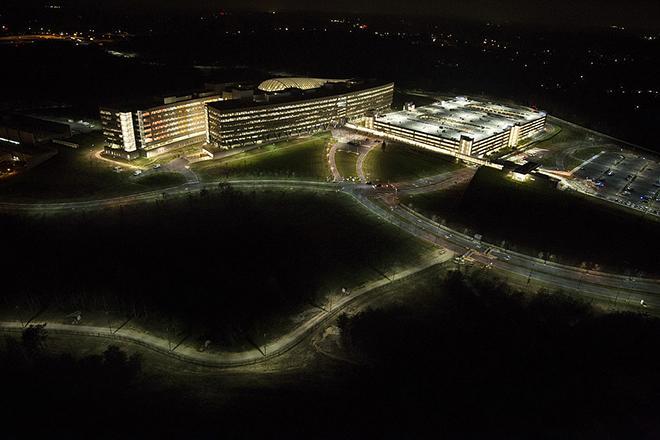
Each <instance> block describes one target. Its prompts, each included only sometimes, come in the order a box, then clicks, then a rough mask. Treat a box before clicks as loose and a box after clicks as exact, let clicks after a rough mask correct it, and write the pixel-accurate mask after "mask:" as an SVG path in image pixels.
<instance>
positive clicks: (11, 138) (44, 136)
mask: <svg viewBox="0 0 660 440" xmlns="http://www.w3.org/2000/svg"><path fill="white" fill-rule="evenodd" d="M70 137H71V127H69V126H68V125H67V124H60V123H59V122H52V121H45V120H43V119H38V118H33V117H31V116H25V115H16V114H2V115H0V140H2V141H5V142H8V143H11V144H16V145H18V144H24V145H38V144H42V143H46V142H50V141H52V140H53V139H66V138H70Z"/></svg>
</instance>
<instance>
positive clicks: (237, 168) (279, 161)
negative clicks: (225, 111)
mask: <svg viewBox="0 0 660 440" xmlns="http://www.w3.org/2000/svg"><path fill="white" fill-rule="evenodd" d="M329 140H330V134H329V133H327V132H325V133H320V134H317V135H314V136H311V137H308V138H299V139H293V140H287V141H282V142H277V143H275V144H270V145H265V146H263V147H260V148H259V149H256V150H251V151H249V152H245V153H241V154H238V155H236V156H231V157H229V158H227V159H221V160H215V161H205V162H200V163H197V164H194V165H193V166H192V169H193V170H194V171H195V172H197V173H198V174H199V175H200V176H201V177H202V178H203V179H205V180H213V179H217V178H220V177H230V176H231V177H236V176H250V177H302V178H306V179H317V180H326V179H327V178H328V176H330V170H329V169H328V167H327V161H326V158H325V151H326V146H327V144H328V141H329Z"/></svg>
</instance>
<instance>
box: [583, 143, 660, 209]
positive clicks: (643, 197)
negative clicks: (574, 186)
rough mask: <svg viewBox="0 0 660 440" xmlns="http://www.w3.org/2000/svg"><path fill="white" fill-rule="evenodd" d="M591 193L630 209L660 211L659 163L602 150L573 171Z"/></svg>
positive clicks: (645, 158) (626, 153)
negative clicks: (659, 204)
mask: <svg viewBox="0 0 660 440" xmlns="http://www.w3.org/2000/svg"><path fill="white" fill-rule="evenodd" d="M573 177H575V178H576V179H577V181H578V183H579V184H580V185H582V186H584V188H585V190H587V191H589V192H590V193H592V194H594V195H596V196H598V197H600V198H603V199H606V200H609V201H612V202H615V203H619V204H622V205H625V206H628V207H631V208H635V209H639V210H643V211H647V212H649V213H651V214H654V215H659V214H660V208H659V207H658V205H657V203H656V202H658V201H660V163H658V161H657V160H654V159H652V158H648V157H646V156H641V155H637V154H632V153H628V152H615V151H603V152H600V153H598V154H596V155H595V156H593V157H592V158H591V159H589V160H587V161H586V162H584V164H583V165H581V166H580V168H579V169H578V170H577V171H576V172H575V173H574V174H573Z"/></svg>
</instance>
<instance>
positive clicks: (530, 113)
mask: <svg viewBox="0 0 660 440" xmlns="http://www.w3.org/2000/svg"><path fill="white" fill-rule="evenodd" d="M543 116H545V113H543V112H538V111H535V110H531V109H527V108H524V107H509V106H504V105H500V104H493V103H490V102H484V101H476V100H472V99H468V98H464V97H456V98H453V99H450V100H443V101H438V102H435V103H433V104H431V105H427V106H423V107H417V108H416V109H414V110H404V111H398V112H393V113H388V114H386V115H383V116H379V117H378V118H377V121H379V122H383V123H386V124H391V125H394V126H398V127H402V128H407V129H409V130H414V131H419V132H422V133H425V134H429V135H432V136H437V137H441V138H445V139H452V140H456V141H458V140H460V138H461V136H466V137H469V138H472V139H474V141H480V140H482V139H486V138H488V137H490V136H493V135H495V134H497V133H502V132H504V131H506V130H507V129H508V128H509V127H511V126H513V125H515V124H517V123H520V124H522V123H525V122H528V121H533V120H535V119H539V118H542V117H543Z"/></svg>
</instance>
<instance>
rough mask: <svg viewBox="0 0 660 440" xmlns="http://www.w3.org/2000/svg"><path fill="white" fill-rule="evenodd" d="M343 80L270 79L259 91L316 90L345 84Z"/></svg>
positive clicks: (264, 82) (263, 83) (260, 86)
mask: <svg viewBox="0 0 660 440" xmlns="http://www.w3.org/2000/svg"><path fill="white" fill-rule="evenodd" d="M345 81H346V80H344V79H322V78H272V79H267V80H266V81H263V82H262V83H261V84H259V87H258V88H259V90H262V91H264V92H281V91H283V90H286V89H300V90H310V89H318V88H319V87H322V86H323V85H325V84H326V83H329V82H331V83H333V82H345Z"/></svg>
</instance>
